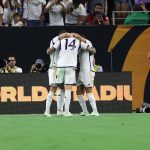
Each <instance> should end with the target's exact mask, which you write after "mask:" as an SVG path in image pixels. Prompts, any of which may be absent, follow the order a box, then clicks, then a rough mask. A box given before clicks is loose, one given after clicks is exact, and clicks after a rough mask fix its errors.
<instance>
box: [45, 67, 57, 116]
mask: <svg viewBox="0 0 150 150" xmlns="http://www.w3.org/2000/svg"><path fill="white" fill-rule="evenodd" d="M48 76H49V85H50V91H49V93H48V95H47V99H46V109H45V112H44V116H47V117H50V107H51V103H52V99H53V96H54V94H55V92H56V89H57V87H56V84H55V80H56V69H54V68H51V69H49V71H48Z"/></svg>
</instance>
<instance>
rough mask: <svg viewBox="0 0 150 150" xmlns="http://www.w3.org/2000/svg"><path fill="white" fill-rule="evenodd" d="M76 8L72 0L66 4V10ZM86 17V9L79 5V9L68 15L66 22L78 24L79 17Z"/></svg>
mask: <svg viewBox="0 0 150 150" xmlns="http://www.w3.org/2000/svg"><path fill="white" fill-rule="evenodd" d="M71 7H74V6H73V2H72V0H69V1H68V2H67V3H66V9H68V8H71ZM84 15H85V8H84V6H83V5H82V4H80V5H79V7H78V8H77V9H73V11H72V12H70V13H67V14H66V17H65V22H66V23H68V24H77V21H78V16H84Z"/></svg>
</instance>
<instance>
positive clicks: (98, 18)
mask: <svg viewBox="0 0 150 150" xmlns="http://www.w3.org/2000/svg"><path fill="white" fill-rule="evenodd" d="M86 24H88V25H109V24H110V23H109V18H108V17H107V16H106V15H105V14H104V12H103V5H102V4H100V3H96V4H95V8H94V12H93V14H91V15H89V16H88V17H87V20H86Z"/></svg>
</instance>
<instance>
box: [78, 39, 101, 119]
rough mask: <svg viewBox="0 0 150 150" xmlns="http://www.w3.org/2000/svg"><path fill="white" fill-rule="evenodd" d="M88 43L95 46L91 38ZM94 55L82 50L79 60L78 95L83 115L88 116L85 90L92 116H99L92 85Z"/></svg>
mask: <svg viewBox="0 0 150 150" xmlns="http://www.w3.org/2000/svg"><path fill="white" fill-rule="evenodd" d="M86 43H87V44H88V45H89V47H91V48H92V47H93V45H92V43H91V42H90V41H89V40H86ZM93 61H94V55H93V54H91V53H90V52H88V51H85V50H82V51H81V52H80V53H79V62H80V72H79V76H78V80H77V95H78V100H79V104H80V106H81V108H82V111H83V112H82V113H81V115H84V116H88V115H89V113H88V110H87V107H86V102H85V101H84V99H83V94H84V90H85V91H86V94H87V97H88V99H89V102H90V105H91V107H92V110H93V112H92V113H91V114H90V115H92V116H99V114H98V111H97V106H96V101H95V98H94V96H93V94H92V87H93V84H94V76H95V73H94V66H93Z"/></svg>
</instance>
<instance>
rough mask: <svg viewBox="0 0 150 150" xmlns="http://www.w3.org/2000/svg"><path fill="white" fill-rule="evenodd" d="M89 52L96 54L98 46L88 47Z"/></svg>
mask: <svg viewBox="0 0 150 150" xmlns="http://www.w3.org/2000/svg"><path fill="white" fill-rule="evenodd" d="M86 50H87V51H88V52H90V53H91V54H95V53H96V48H95V47H89V46H88V47H87V49H86Z"/></svg>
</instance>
